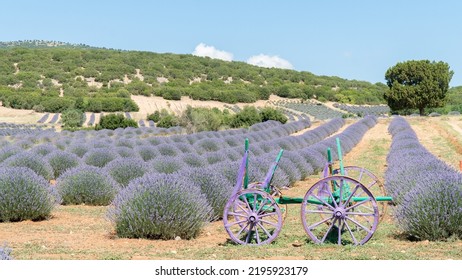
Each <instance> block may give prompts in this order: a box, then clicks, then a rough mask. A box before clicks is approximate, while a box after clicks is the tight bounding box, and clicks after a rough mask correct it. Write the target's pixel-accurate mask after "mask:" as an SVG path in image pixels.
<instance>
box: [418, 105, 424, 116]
mask: <svg viewBox="0 0 462 280" xmlns="http://www.w3.org/2000/svg"><path fill="white" fill-rule="evenodd" d="M419 114H420V115H421V116H423V115H424V114H425V107H422V108H419Z"/></svg>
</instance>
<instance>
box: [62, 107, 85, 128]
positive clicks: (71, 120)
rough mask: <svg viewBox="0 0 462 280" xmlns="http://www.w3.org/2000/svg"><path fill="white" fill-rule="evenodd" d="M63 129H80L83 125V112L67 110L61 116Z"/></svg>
mask: <svg viewBox="0 0 462 280" xmlns="http://www.w3.org/2000/svg"><path fill="white" fill-rule="evenodd" d="M61 119H62V122H63V126H64V127H80V126H82V124H83V112H82V111H80V110H76V109H68V110H66V111H64V112H63V113H62V115H61Z"/></svg>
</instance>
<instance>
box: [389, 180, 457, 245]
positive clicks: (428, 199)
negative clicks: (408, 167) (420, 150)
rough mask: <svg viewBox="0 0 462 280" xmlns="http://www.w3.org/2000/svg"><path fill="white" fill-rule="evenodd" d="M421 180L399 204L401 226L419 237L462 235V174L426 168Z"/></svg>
mask: <svg viewBox="0 0 462 280" xmlns="http://www.w3.org/2000/svg"><path fill="white" fill-rule="evenodd" d="M418 181H419V184H418V185H416V186H415V187H414V188H413V189H412V190H410V191H409V192H408V193H407V194H406V195H405V196H404V198H403V200H402V203H400V204H399V205H398V206H397V207H396V211H395V215H396V219H397V221H398V224H399V226H400V227H401V228H402V229H403V230H404V231H405V232H406V233H407V234H409V235H411V236H414V237H415V238H418V239H420V240H447V239H448V238H461V237H462V227H461V225H460V221H461V220H462V212H461V209H462V188H461V187H460V186H462V175H461V174H457V173H455V172H451V173H440V172H438V173H433V172H430V173H425V172H423V173H422V174H419V178H418Z"/></svg>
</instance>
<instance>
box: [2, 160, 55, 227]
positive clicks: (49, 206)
mask: <svg viewBox="0 0 462 280" xmlns="http://www.w3.org/2000/svg"><path fill="white" fill-rule="evenodd" d="M0 198H1V199H0V221H1V222H16V221H23V220H42V219H46V218H49V217H50V214H51V211H52V210H53V208H54V207H55V206H56V205H57V204H58V203H59V202H60V198H59V195H58V194H57V193H56V191H55V190H54V189H53V188H51V187H50V185H49V183H48V182H47V181H46V180H45V179H44V178H43V177H41V176H38V175H37V174H35V172H33V171H32V170H30V169H29V168H24V167H0Z"/></svg>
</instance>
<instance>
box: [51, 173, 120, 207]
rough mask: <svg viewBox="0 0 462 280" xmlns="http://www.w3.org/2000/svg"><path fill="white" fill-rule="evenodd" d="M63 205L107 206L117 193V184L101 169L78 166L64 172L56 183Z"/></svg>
mask: <svg viewBox="0 0 462 280" xmlns="http://www.w3.org/2000/svg"><path fill="white" fill-rule="evenodd" d="M56 188H57V190H58V192H59V194H60V195H61V197H62V199H63V204H65V205H67V204H89V205H108V204H110V203H111V201H112V200H113V199H114V197H115V195H116V194H117V192H118V191H119V188H118V186H117V182H115V181H114V180H113V179H112V178H111V177H110V176H109V174H107V173H106V172H105V171H104V170H103V169H101V168H98V167H94V166H79V167H76V168H73V169H70V170H68V171H66V172H65V173H64V174H63V175H61V177H59V178H58V180H57V182H56Z"/></svg>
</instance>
